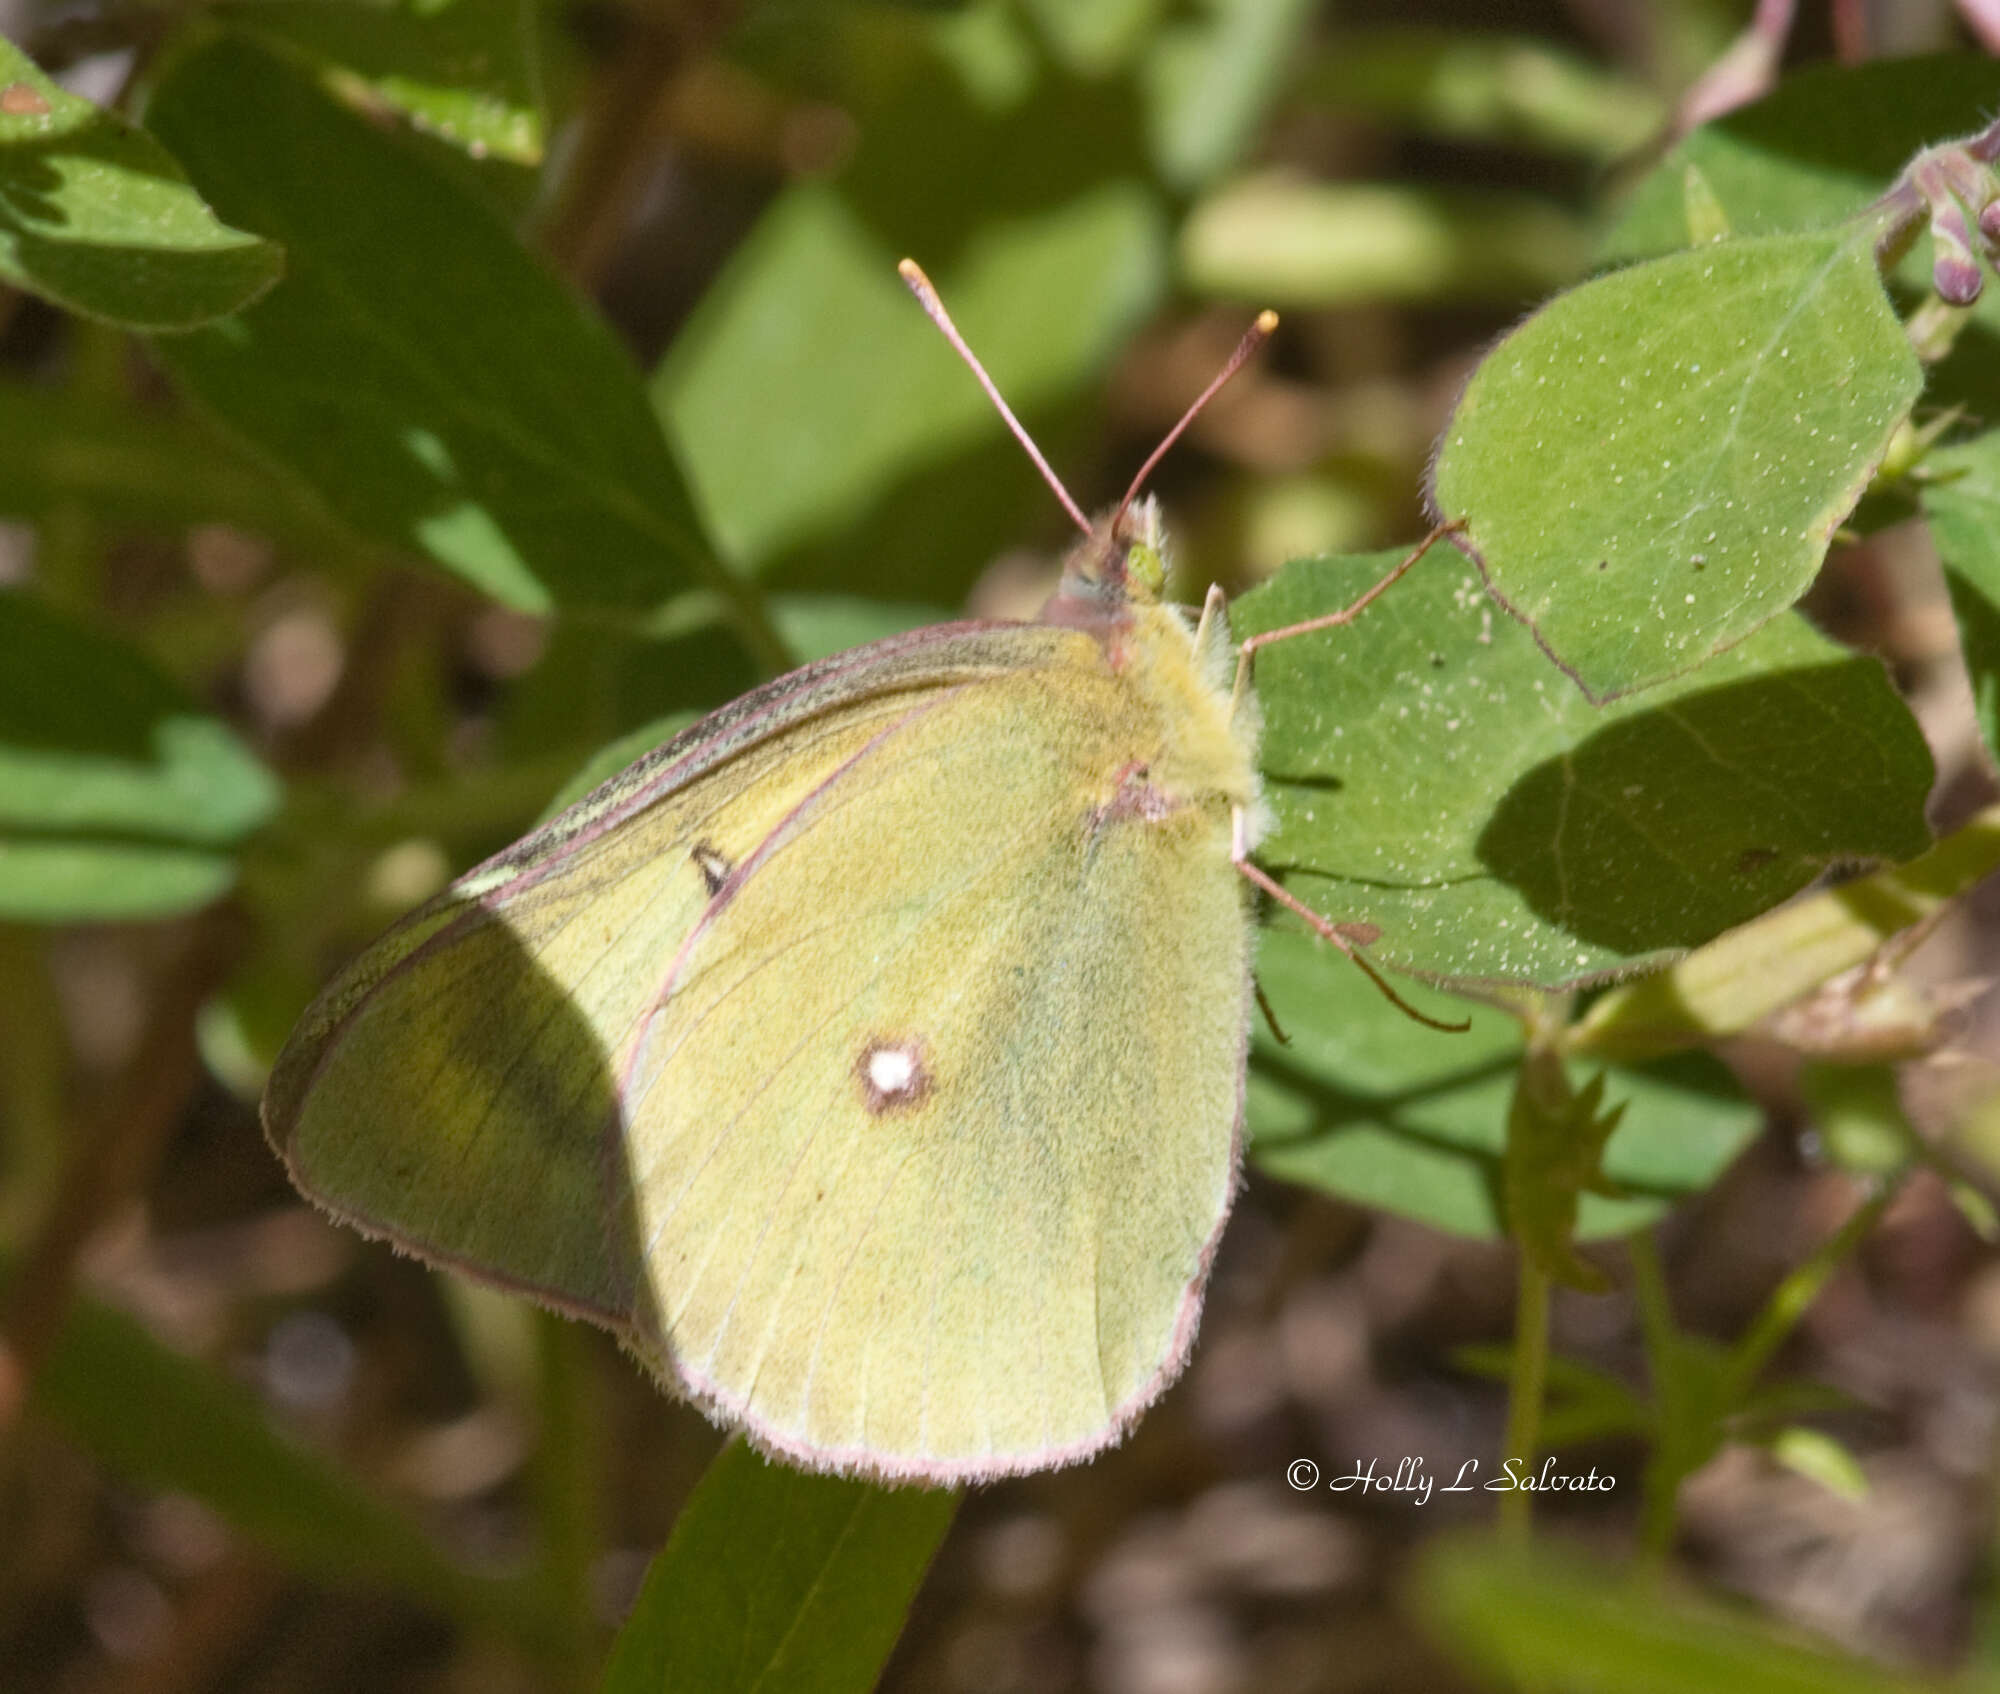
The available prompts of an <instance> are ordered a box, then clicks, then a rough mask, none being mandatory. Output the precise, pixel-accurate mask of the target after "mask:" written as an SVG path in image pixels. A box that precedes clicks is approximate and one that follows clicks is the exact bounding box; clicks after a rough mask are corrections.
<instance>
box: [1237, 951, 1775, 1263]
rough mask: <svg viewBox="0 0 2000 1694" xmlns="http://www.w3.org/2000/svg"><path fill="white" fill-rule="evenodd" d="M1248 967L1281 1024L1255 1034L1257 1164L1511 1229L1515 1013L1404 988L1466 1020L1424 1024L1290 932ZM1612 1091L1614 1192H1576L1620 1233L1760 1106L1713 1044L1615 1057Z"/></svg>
mask: <svg viewBox="0 0 2000 1694" xmlns="http://www.w3.org/2000/svg"><path fill="white" fill-rule="evenodd" d="M1257 980H1258V982H1259V983H1260V984H1261V985H1262V987H1263V989H1264V992H1265V994H1266V995H1267V996H1268V997H1269V999H1270V1001H1271V1005H1272V1008H1273V1010H1274V1011H1275V1012H1276V1014H1277V1019H1278V1024H1279V1027H1280V1028H1282V1029H1283V1030H1284V1031H1285V1033H1286V1034H1287V1035H1288V1036H1289V1037H1290V1038H1291V1041H1290V1045H1288V1046H1283V1045H1280V1044H1279V1043H1278V1042H1277V1041H1276V1040H1275V1039H1273V1038H1272V1037H1271V1036H1270V1034H1269V1032H1268V1031H1266V1030H1264V1029H1262V1028H1261V1027H1260V1029H1259V1030H1258V1032H1257V1034H1256V1036H1255V1038H1254V1041H1253V1048H1252V1051H1253V1063H1252V1067H1251V1073H1250V1083H1249V1100H1248V1115H1249V1124H1250V1132H1251V1137H1252V1141H1251V1157H1252V1158H1254V1159H1255V1160H1256V1162H1257V1164H1258V1165H1259V1166H1260V1167H1261V1168H1262V1169H1264V1170H1266V1171H1268V1172H1269V1173H1270V1174H1272V1175H1273V1176H1278V1177H1282V1178H1284V1179H1285V1180H1286V1181H1288V1182H1298V1183H1302V1184H1305V1185H1307V1186H1310V1187H1315V1188H1322V1189H1325V1190H1327V1191H1328V1192H1330V1193H1334V1194H1338V1195H1341V1196H1342V1197H1344V1198H1346V1199H1349V1200H1353V1201H1356V1202H1358V1203H1359V1204H1361V1205H1365V1206H1379V1207H1381V1208H1383V1209H1384V1210H1387V1211H1392V1212H1396V1213H1399V1214H1400V1215H1402V1216H1404V1217H1410V1218H1415V1219H1417V1220H1419V1221H1420V1222H1423V1223H1429V1224H1433V1225H1435V1226H1436V1227H1438V1228H1440V1229H1447V1230H1450V1231H1452V1232H1453V1233H1454V1234H1458V1235H1475V1236H1487V1237H1493V1238H1498V1237H1500V1236H1503V1235H1505V1234H1506V1233H1507V1232H1508V1230H1507V1225H1508V1219H1507V1215H1506V1205H1505V1201H1504V1198H1503V1174H1502V1171H1503V1159H1504V1152H1505V1146H1506V1126H1507V1111H1508V1102H1509V1099H1510V1098H1511V1096H1512V1092H1513V1086H1514V1076H1515V1072H1516V1070H1517V1068H1518V1067H1519V1065H1520V1063H1521V1060H1522V1057H1523V1043H1522V1037H1521V1031H1520V1026H1519V1025H1518V1024H1516V1023H1515V1021H1514V1020H1513V1019H1512V1018H1509V1017H1505V1016H1503V1015H1502V1014H1500V1013H1498V1012H1495V1011H1492V1010H1490V1009H1488V1008H1486V1007H1483V1006H1477V1005H1471V1004H1468V1003H1467V1002H1464V1001H1448V1000H1445V999H1443V997H1441V996H1438V995H1434V994H1428V993H1425V992H1424V991H1423V990H1421V989H1418V990H1414V991H1412V997H1413V998H1414V1000H1415V1002H1416V1004H1417V1005H1418V1007H1419V1008H1420V1009H1422V1010H1425V1011H1429V1012H1433V1013H1435V1014H1436V1015H1438V1016H1441V1017H1458V1016H1466V1015H1469V1016H1470V1017H1471V1020H1472V1028H1471V1029H1470V1031H1468V1032H1467V1033H1466V1034H1463V1035H1447V1034H1441V1033H1439V1032H1438V1031H1436V1030H1433V1029H1426V1028H1425V1027H1423V1026H1422V1025H1421V1024H1418V1023H1415V1022H1413V1021H1412V1020H1411V1019H1409V1018H1407V1017H1405V1016H1404V1015H1403V1013H1401V1012H1400V1011H1398V1010H1397V1009H1396V1008H1395V1007H1394V1006H1392V1005H1390V1004H1389V1002H1388V1001H1387V1000H1385V999H1384V998H1383V997H1382V995H1381V994H1380V993H1379V992H1378V991H1377V990H1376V988H1375V987H1374V985H1373V984H1372V983H1370V982H1369V981H1368V979H1367V978H1366V977H1364V976H1363V975H1362V974H1361V972H1359V971H1358V970H1356V969H1355V968H1354V967H1353V966H1352V965H1350V964H1348V963H1347V961H1346V960H1344V959H1342V958H1340V957H1338V956H1337V955H1336V954H1333V953H1332V952H1331V951H1330V950H1329V949H1327V948H1325V947H1323V946H1322V945H1321V944H1320V943H1318V942H1317V941H1315V940H1313V939H1312V938H1311V937H1309V936H1306V935H1302V934H1299V933H1297V932H1296V931H1289V930H1267V931H1265V932H1264V935H1263V937H1262V941H1261V944H1260V949H1259V953H1258V960H1257ZM1610 1091H1611V1093H1612V1095H1613V1097H1614V1098H1616V1099H1618V1100H1621V1101H1623V1102H1624V1103H1625V1115H1624V1117H1623V1118H1622V1119H1621V1120H1620V1122H1619V1125H1618V1129H1617V1133H1616V1134H1614V1135H1613V1136H1612V1137H1611V1140H1610V1142H1609V1144H1608V1145H1607V1146H1606V1147H1605V1149H1604V1160H1603V1170H1604V1174H1605V1175H1606V1177H1607V1178H1609V1179H1610V1181H1611V1182H1613V1183H1616V1184H1617V1186H1618V1187H1619V1188H1620V1190H1622V1192H1623V1198H1619V1199H1612V1198H1607V1197H1604V1196H1600V1195H1597V1194H1591V1193H1586V1194H1584V1195H1583V1197H1582V1201H1581V1204H1580V1205H1579V1207H1578V1211H1577V1234H1578V1235H1579V1236H1581V1237H1584V1238H1595V1237H1602V1236H1606V1235H1620V1234H1624V1233H1626V1232H1628V1231H1630V1230H1632V1229H1635V1228H1637V1227H1638V1226H1639V1225H1640V1224H1642V1223H1644V1222H1646V1221H1647V1220H1649V1219H1651V1218H1655V1217H1657V1216H1659V1215H1660V1214H1661V1213H1662V1212H1664V1211H1665V1210H1666V1209H1667V1207H1668V1206H1670V1205H1672V1204H1673V1202H1674V1201H1675V1200H1677V1199H1679V1198H1681V1197H1682V1196H1684V1195H1687V1194H1693V1193H1698V1192H1700V1191H1701V1190H1702V1189H1704V1188H1706V1187H1707V1186H1708V1185H1709V1184H1710V1183H1711V1182H1713V1181H1714V1180H1715V1178H1716V1177H1717V1176H1718V1175H1720V1174H1721V1172H1722V1170H1723V1168H1724V1167H1725V1166H1726V1165H1727V1164H1728V1163H1729V1161H1730V1160H1731V1159H1733V1158H1734V1157H1735V1156H1736V1154H1737V1153H1738V1152H1739V1151H1740V1150H1741V1149H1742V1147H1743V1145H1744V1144H1745V1143H1746V1142H1747V1141H1748V1140H1749V1138H1750V1137H1751V1136H1752V1135H1753V1134H1754V1133H1755V1132H1756V1129H1757V1124H1758V1121H1759V1120H1758V1113H1757V1110H1756V1108H1755V1107H1754V1106H1753V1105H1751V1104H1750V1102H1748V1101H1747V1100H1745V1099H1744V1098H1743V1096H1742V1094H1741V1093H1740V1091H1739V1090H1738V1089H1737V1088H1736V1086H1735V1085H1734V1083H1733V1082H1732V1081H1731V1079H1730V1078H1729V1075H1728V1073H1727V1072H1726V1071H1724V1070H1723V1069H1722V1068H1721V1067H1720V1066H1719V1065H1716V1064H1715V1063H1713V1062H1712V1061H1710V1060H1707V1059H1696V1060H1694V1061H1691V1062H1690V1061H1677V1062H1675V1063H1674V1064H1670V1065H1664V1066H1659V1067H1654V1068H1649V1069H1644V1070H1639V1069H1614V1070H1613V1071H1612V1072H1611V1081H1610Z"/></svg>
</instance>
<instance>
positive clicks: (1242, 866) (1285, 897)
mask: <svg viewBox="0 0 2000 1694" xmlns="http://www.w3.org/2000/svg"><path fill="white" fill-rule="evenodd" d="M1229 860H1230V863H1231V864H1233V865H1235V867H1236V870H1237V874H1238V875H1240V876H1241V877H1242V878H1243V879H1244V880H1245V881H1246V882H1248V883H1249V884H1250V886H1251V887H1253V888H1258V889H1262V890H1263V891H1264V893H1266V894H1268V895H1269V896H1270V897H1271V898H1272V899H1273V900H1275V901H1277V902H1278V904H1279V905H1281V906H1283V907H1284V908H1285V910H1286V911H1288V912H1292V913H1295V914H1296V915H1297V916H1298V917H1299V918H1300V919H1302V920H1303V921H1304V923H1305V926H1306V927H1307V928H1308V929H1310V930H1311V931H1312V932H1313V934H1315V935H1317V936H1318V937H1319V938H1320V939H1321V940H1322V941H1330V942H1332V943H1333V945H1334V946H1336V947H1338V948H1339V949H1340V950H1341V951H1342V952H1343V953H1345V954H1346V955H1347V956H1348V958H1350V959H1351V960H1353V961H1354V963H1355V964H1356V965H1358V966H1360V968H1361V973H1362V974H1363V975H1364V976H1366V977H1367V978H1368V980H1369V981H1370V982H1372V983H1374V984H1375V986H1376V987H1377V988H1379V989H1380V990H1381V991H1382V994H1383V997H1384V998H1385V999H1387V1000H1388V1002H1389V1003H1390V1004H1391V1005H1392V1006H1394V1007H1396V1009H1397V1010H1398V1011H1401V1012H1403V1013H1405V1014H1407V1015H1408V1016H1410V1017H1412V1018H1415V1019H1416V1020H1417V1022H1418V1023H1420V1024H1425V1025H1428V1026H1429V1027H1430V1028H1432V1029H1441V1030H1445V1031H1447V1032H1449V1033H1451V1034H1454V1035H1457V1034H1462V1033H1463V1032H1464V1031H1466V1030H1468V1029H1470V1028H1471V1027H1472V1025H1471V1023H1470V1022H1469V1021H1468V1022H1465V1023H1444V1022H1442V1021H1441V1020H1439V1019H1437V1018H1434V1017H1430V1016H1428V1015H1427V1014H1425V1013H1423V1012H1420V1011H1418V1010H1417V1008H1416V1007H1415V1006H1413V1005H1411V1004H1410V1003H1409V1001H1407V1000H1405V999H1404V998H1403V997H1402V995H1400V994H1398V993H1397V992H1396V991H1395V989H1394V988H1392V987H1390V985H1389V982H1388V979H1387V978H1385V977H1384V976H1383V975H1382V973H1381V972H1380V971H1378V970H1377V969H1376V968H1375V967H1374V965H1372V964H1371V963H1369V961H1368V957H1367V955H1366V954H1364V953H1363V952H1361V949H1362V948H1363V947H1366V946H1367V945H1368V944H1369V943H1370V942H1372V941H1374V940H1376V939H1377V938H1378V937H1379V936H1380V935H1381V933H1382V932H1381V930H1379V929H1377V928H1376V927H1375V925H1374V924H1372V923H1335V922H1334V921H1333V920H1332V919H1331V918H1326V917H1322V916H1321V915H1320V914H1319V913H1318V912H1316V911H1314V910H1313V909H1312V907H1310V906H1308V905H1307V904H1306V903H1305V902H1304V901H1303V900H1301V899H1299V898H1298V896H1297V895H1295V894H1293V893H1291V892H1290V891H1289V890H1288V889H1287V888H1286V887H1285V886H1284V885H1283V884H1282V883H1280V882H1279V881H1278V880H1277V879H1276V878H1275V877H1273V876H1272V875H1271V874H1270V872H1268V871H1267V870H1265V869H1264V867H1263V866H1261V865H1259V864H1258V863H1257V862H1256V861H1255V860H1254V859H1252V858H1251V857H1250V837H1249V828H1248V820H1247V818H1246V817H1245V815H1244V811H1243V808H1242V807H1241V806H1237V807H1235V808H1234V810H1233V812H1232V816H1231V821H1230V841H1229Z"/></svg>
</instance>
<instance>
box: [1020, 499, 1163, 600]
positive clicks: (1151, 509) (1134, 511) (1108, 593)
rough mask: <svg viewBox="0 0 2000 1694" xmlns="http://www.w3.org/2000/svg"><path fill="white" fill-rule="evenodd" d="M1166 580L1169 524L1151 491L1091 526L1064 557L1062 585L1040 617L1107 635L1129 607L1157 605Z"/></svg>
mask: <svg viewBox="0 0 2000 1694" xmlns="http://www.w3.org/2000/svg"><path fill="white" fill-rule="evenodd" d="M1166 582H1167V538H1166V527H1165V525H1164V524H1163V523H1162V522H1161V520H1160V508H1159V503H1158V502H1157V501H1155V500H1154V499H1152V498H1151V496H1148V497H1146V498H1144V499H1140V500H1134V501H1132V502H1131V503H1130V504H1129V505H1125V506H1121V507H1120V508H1119V509H1118V510H1116V511H1114V512H1110V513H1107V514H1106V515H1105V516H1103V517H1101V518H1099V519H1098V520H1097V522H1096V523H1094V524H1092V525H1091V527H1090V533H1089V534H1088V535H1086V536H1085V537H1084V538H1083V540H1081V541H1079V542H1078V543H1077V544H1076V546H1074V547H1073V548H1071V549H1070V551H1069V556H1068V557H1067V558H1065V559H1064V560H1063V574H1062V585H1061V586H1060V587H1059V588H1058V589H1057V590H1056V593H1055V597H1054V598H1053V599H1052V600H1050V602H1049V604H1048V607H1047V609H1046V610H1044V612H1043V613H1042V616H1043V618H1044V619H1045V620H1046V621H1047V622H1050V623H1060V624H1068V625H1070V626H1072V627H1075V628H1080V629H1089V630H1093V631H1095V632H1097V633H1099V634H1103V633H1106V632H1108V631H1109V630H1111V629H1114V628H1116V627H1118V626H1119V625H1121V624H1123V623H1124V622H1125V621H1126V616H1127V613H1128V610H1129V609H1130V608H1131V607H1133V606H1150V605H1153V604H1155V603H1156V602H1157V601H1158V600H1159V598H1160V595H1161V592H1162V591H1163V590H1164V589H1165V587H1166Z"/></svg>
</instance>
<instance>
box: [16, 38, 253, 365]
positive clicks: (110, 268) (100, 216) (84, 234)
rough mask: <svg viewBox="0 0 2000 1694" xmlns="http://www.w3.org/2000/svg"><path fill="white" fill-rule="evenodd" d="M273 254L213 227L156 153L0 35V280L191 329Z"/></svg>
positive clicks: (139, 133) (237, 300)
mask: <svg viewBox="0 0 2000 1694" xmlns="http://www.w3.org/2000/svg"><path fill="white" fill-rule="evenodd" d="M283 263H284V255H283V254H282V253H281V252H280V251H279V250H278V248H276V247H275V246H273V245H272V244H271V243H270V242H268V241H263V240H260V239H258V238H257V237H256V236H254V235H246V234H245V233H244V232H243V231H242V230H240V229H231V228H230V227H229V226H228V225H227V224H224V223H222V222H220V221H219V220H218V219H217V218H216V216H215V214H214V213H213V212H211V211H210V210H209V209H208V207H207V206H206V205H204V204H203V203H202V199H201V196H200V195H198V194H197V193H196V192H195V191H194V190H193V189H192V188H190V187H189V186H188V183H187V179H186V177H184V176H183V175H182V174H181V168H180V166H179V165H177V164H176V163H175V162H174V160H173V158H172V157H171V156H170V155H169V154H168V152H167V150H166V149H165V148H163V147H161V146H160V145H159V143H158V142H156V141H155V140H154V139H153V138H152V137H151V136H149V135H147V134H146V133H145V132H144V131H143V130H140V129H136V128H134V127H133V126H132V125H131V124H129V123H127V122H126V121H125V120H124V119H123V118H120V117H117V116H115V115H114V114H112V113H110V112H106V111H103V110H101V109H100V108H98V107H96V106H94V105H92V104H91V103H90V102H89V101H88V100H84V99H81V98H79V97H78V96H77V95H74V94H71V93H69V92H68V91H67V90H65V89H63V88H61V87H59V86H58V85H57V84H56V83H54V82H52V81H51V80H50V79H49V78H48V77H46V76H44V75H43V74H42V73H41V71H40V70H38V69H37V68H36V66H35V64H34V61H33V60H31V59H30V58H29V57H28V56H27V55H26V54H25V53H23V52H22V51H21V50H20V49H19V48H18V47H16V46H15V45H14V44H13V43H12V42H10V41H5V40H0V279H4V280H5V281H7V282H10V283H12V284H14V285H15V286H16V287H18V288H25V289H27V290H29V291H30V292H31V293H35V294H40V295H42V296H43V297H44V298H46V299H49V300H53V301H54V302H55V303H56V304H57V305H59V306H66V307H68V308H69V309H70V310H71V311H74V312H82V313H84V314H85V315H86V316H89V317H95V318H103V319H106V320H107V321H109V322H111V323H115V324H120V325H122V326H123V327H125V328H127V329H150V330H179V329H191V328H192V327H193V326H194V325H196V324H200V323H206V322H208V321H209V320H210V319H211V318H218V317H221V316H222V315H223V314H224V313H225V312H233V311H235V310H236V308H237V307H239V306H242V305H244V304H246V303H247V302H249V301H251V300H254V299H256V298H257V296H258V295H260V294H262V293H263V292H264V290H265V289H267V288H269V287H270V286H271V284H272V283H273V282H275V281H276V280H277V277H278V273H279V271H280V269H281V268H282V267H283Z"/></svg>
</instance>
